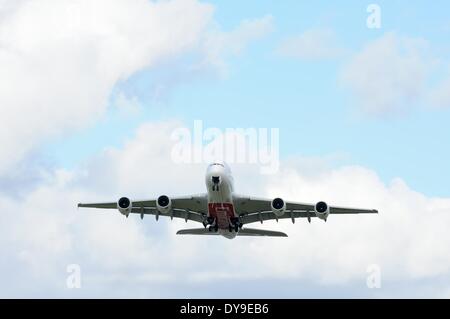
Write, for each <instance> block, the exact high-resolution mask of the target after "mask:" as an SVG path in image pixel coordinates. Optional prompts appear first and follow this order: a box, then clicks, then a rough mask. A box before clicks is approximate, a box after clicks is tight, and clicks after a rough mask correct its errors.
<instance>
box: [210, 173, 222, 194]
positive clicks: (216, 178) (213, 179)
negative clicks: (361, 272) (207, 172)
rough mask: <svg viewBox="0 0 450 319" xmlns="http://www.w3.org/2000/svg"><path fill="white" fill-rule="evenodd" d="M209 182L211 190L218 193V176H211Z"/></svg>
mask: <svg viewBox="0 0 450 319" xmlns="http://www.w3.org/2000/svg"><path fill="white" fill-rule="evenodd" d="M211 181H212V183H213V186H212V190H213V191H219V184H220V176H213V177H211Z"/></svg>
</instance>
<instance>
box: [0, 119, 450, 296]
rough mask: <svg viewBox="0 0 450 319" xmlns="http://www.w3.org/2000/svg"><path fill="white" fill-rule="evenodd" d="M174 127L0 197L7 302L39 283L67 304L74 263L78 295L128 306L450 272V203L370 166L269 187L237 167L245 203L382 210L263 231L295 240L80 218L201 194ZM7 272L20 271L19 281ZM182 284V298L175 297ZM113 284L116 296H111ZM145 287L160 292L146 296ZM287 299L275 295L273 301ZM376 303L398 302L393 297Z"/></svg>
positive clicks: (296, 174)
mask: <svg viewBox="0 0 450 319" xmlns="http://www.w3.org/2000/svg"><path fill="white" fill-rule="evenodd" d="M178 126H179V123H176V122H168V123H156V124H152V123H148V124H145V125H143V126H142V127H140V128H139V129H138V130H137V133H136V136H135V137H134V138H133V139H132V140H130V141H129V142H128V143H126V145H125V146H124V147H123V148H121V149H111V150H108V151H106V152H105V153H104V154H102V155H101V156H99V157H97V158H95V159H93V160H92V161H91V162H90V163H88V164H87V166H85V167H84V168H79V169H77V170H75V171H72V172H67V171H55V172H53V174H52V175H51V177H49V178H48V179H47V181H45V182H43V183H42V184H41V185H39V186H38V187H36V188H35V189H34V190H33V191H32V192H30V193H29V194H28V195H26V196H23V197H22V198H19V199H17V198H13V197H11V196H8V195H2V197H1V198H0V210H1V211H2V212H3V213H2V216H1V222H0V225H1V229H0V230H1V231H0V234H1V235H0V236H1V241H0V242H1V243H2V244H1V245H2V251H3V252H4V253H3V255H4V258H3V259H2V260H3V261H2V262H1V263H0V268H1V270H2V271H1V272H0V276H1V277H0V278H1V280H2V282H10V285H5V286H3V289H8V290H3V291H2V292H1V294H2V295H6V296H7V295H8V293H9V294H10V295H11V294H13V295H19V296H29V295H33V289H31V288H30V286H29V285H27V284H26V283H27V282H29V281H30V280H33V283H34V286H35V287H41V288H42V289H41V290H40V291H45V292H44V293H43V295H41V296H42V297H45V296H46V295H47V294H48V295H57V296H58V295H67V294H69V295H70V293H71V292H67V291H66V290H64V284H65V275H66V273H65V267H66V266H67V264H71V263H77V264H80V266H81V268H82V272H83V277H82V280H83V288H82V290H80V292H79V294H80V296H91V295H92V294H93V293H94V292H95V295H97V296H99V295H102V296H128V297H131V296H136V294H138V291H140V293H142V294H143V295H144V296H174V295H178V294H186V295H185V296H186V297H189V296H190V295H195V293H194V292H193V288H192V287H195V286H196V285H203V288H204V290H203V291H207V293H208V295H209V296H214V295H215V294H218V293H219V292H218V291H217V289H218V287H220V284H218V283H219V282H221V280H223V281H224V282H229V281H230V280H233V279H235V280H238V282H239V283H241V284H245V282H246V280H248V281H249V282H250V281H252V280H256V281H258V280H260V279H261V278H264V280H267V279H270V280H288V281H291V282H292V281H297V282H299V284H301V283H302V282H309V283H311V282H312V284H313V285H315V286H316V287H333V286H335V285H338V286H340V287H341V288H342V289H346V290H349V291H351V290H352V289H356V288H355V287H358V285H360V286H362V287H365V282H366V276H367V273H366V269H367V266H368V265H371V264H378V265H380V267H381V271H382V280H383V285H384V287H389V283H390V282H395V283H396V284H398V283H401V284H402V285H405V286H406V285H408V287H410V286H411V285H413V283H414V282H415V281H416V280H417V281H421V280H424V279H427V280H433V279H434V278H440V277H442V276H448V274H449V273H450V255H449V254H448V253H447V247H448V246H449V245H450V236H449V234H448V231H447V228H448V227H447V226H448V225H449V224H450V199H445V198H444V199H439V198H428V197H426V196H424V195H423V194H420V193H418V192H415V191H413V190H411V189H410V188H409V187H408V186H407V185H406V184H405V183H404V182H403V181H401V180H400V179H395V180H393V181H392V182H391V183H390V184H388V185H386V184H384V183H383V182H382V181H380V179H379V178H378V176H377V174H376V173H375V172H373V171H371V170H369V169H366V168H362V167H342V168H338V169H327V168H322V169H321V170H320V171H319V172H317V173H316V174H314V173H311V172H308V173H306V174H304V173H303V172H302V169H301V164H297V165H296V164H295V163H294V164H293V165H290V164H284V165H282V170H281V171H280V172H279V174H277V175H274V176H271V177H267V176H258V175H257V168H253V172H252V169H250V171H248V167H247V166H242V167H241V166H239V165H236V166H234V167H232V168H234V175H235V182H236V187H237V189H238V191H239V192H248V193H250V194H254V195H259V196H269V197H274V196H279V195H281V196H283V197H284V198H285V199H287V200H289V199H290V200H298V201H306V202H308V201H312V202H314V201H317V200H326V201H328V202H329V203H332V204H335V205H344V206H356V207H358V206H360V207H368V208H378V209H379V210H380V214H379V215H357V216H335V215H333V216H331V217H330V218H329V220H328V222H327V223H324V222H322V221H319V220H313V222H312V224H311V225H309V224H307V222H306V221H305V220H298V221H297V223H296V224H295V225H291V224H290V222H289V221H282V222H280V223H278V224H277V223H276V222H272V223H266V224H264V225H263V227H264V228H269V229H278V230H282V231H286V232H287V233H288V234H289V236H290V237H289V238H287V239H261V238H237V239H235V240H233V241H229V240H225V239H223V238H205V237H199V238H196V237H179V236H176V235H175V231H176V230H177V229H180V228H183V227H191V226H197V225H191V224H188V225H186V224H185V223H184V221H173V222H170V220H168V219H162V218H161V219H162V220H160V222H159V223H156V222H155V220H154V218H153V217H147V218H145V219H144V220H143V221H141V220H140V219H139V217H138V216H132V217H130V218H128V219H125V217H123V216H121V215H120V214H119V213H118V212H116V211H106V212H105V211H100V210H87V209H84V210H82V209H80V210H78V211H77V210H76V208H75V205H76V203H77V202H78V201H96V200H101V201H103V200H115V199H116V198H118V197H119V196H121V195H127V196H130V197H132V198H148V197H156V196H158V195H160V194H162V193H166V194H169V195H179V194H184V193H198V192H201V191H203V189H204V184H203V183H204V181H203V174H204V166H203V165H186V164H183V165H176V164H173V163H171V161H170V153H171V145H172V143H173V141H171V140H170V135H171V134H170V133H171V132H172V131H173V130H174V129H175V128H176V127H178ZM149 136H152V138H151V139H149ZM307 165H308V167H310V163H308V164H307ZM251 173H254V174H253V177H251V178H250V176H252V174H251ZM256 180H257V181H258V182H257V185H255V181H256ZM254 226H255V227H260V226H258V225H254ZM212 247H213V248H212ZM199 256H201V258H200V257H199ZM219 266H220V267H219ZM9 267H14V268H15V269H17V271H16V272H14V273H11V272H9V271H7V269H8V268H9ZM218 267H219V268H218ZM5 276H7V278H6V277H5ZM174 282H177V284H178V285H183V286H184V287H186V288H185V289H186V291H183V292H181V290H177V289H176V288H172V289H168V288H167V287H171V285H172V284H173V283H174ZM111 285H113V286H114V287H115V289H112V290H111V289H109V288H108V287H110V286H111ZM142 285H145V286H146V287H152V289H150V290H148V291H145V292H142V291H141V288H142ZM5 287H6V288H5ZM189 287H191V288H189ZM179 289H181V288H179ZM280 289H282V287H280V286H279V285H278V286H274V287H270V291H272V293H273V294H275V293H276V292H277V291H280ZM299 289H301V288H299ZM385 289H386V288H385ZM427 291H428V293H430V290H427ZM431 291H433V290H432V289H431ZM73 293H75V292H73ZM140 293H139V294H140ZM235 293H236V292H235ZM377 293H379V294H381V295H390V294H393V292H392V291H390V290H389V289H387V290H381V291H379V292H377ZM433 293H434V294H436V295H439V294H443V293H445V292H444V291H433ZM268 294H269V295H270V293H268ZM400 294H406V295H407V294H408V292H407V291H406V292H405V291H402V292H400ZM139 296H141V295H139ZM234 296H236V295H234ZM274 296H275V295H273V296H272V297H274ZM397 296H398V295H397ZM275 297H276V296H275Z"/></svg>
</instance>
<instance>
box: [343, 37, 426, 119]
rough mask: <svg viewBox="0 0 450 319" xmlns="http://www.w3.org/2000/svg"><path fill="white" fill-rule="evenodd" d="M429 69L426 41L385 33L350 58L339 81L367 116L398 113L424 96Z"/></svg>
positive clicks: (407, 108)
mask: <svg viewBox="0 0 450 319" xmlns="http://www.w3.org/2000/svg"><path fill="white" fill-rule="evenodd" d="M432 66H433V61H432V60H431V59H430V57H429V54H428V43H427V42H426V40H424V39H417V38H407V37H400V36H398V35H396V34H395V33H386V34H385V35H383V36H382V37H381V38H379V39H377V40H375V41H372V42H370V43H369V44H367V45H366V46H365V47H364V48H363V49H362V51H361V52H359V53H357V54H355V55H354V56H353V57H352V58H351V60H350V62H349V63H348V64H347V65H345V66H344V67H343V69H342V72H341V78H340V80H341V83H342V84H343V86H344V87H346V88H348V89H349V91H350V92H351V93H352V95H353V96H354V97H355V103H356V104H357V105H358V107H360V108H361V109H363V110H364V111H366V112H368V113H369V114H373V115H384V114H391V113H394V114H395V113H396V114H399V113H403V112H404V111H406V110H409V109H411V108H412V107H414V106H417V105H418V104H419V103H418V102H419V101H420V100H421V99H422V98H423V97H424V91H425V90H426V88H427V87H426V84H427V83H426V81H427V76H428V75H429V72H430V70H431V68H432Z"/></svg>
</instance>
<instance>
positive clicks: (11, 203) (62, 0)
mask: <svg viewBox="0 0 450 319" xmlns="http://www.w3.org/2000/svg"><path fill="white" fill-rule="evenodd" d="M448 9H450V7H449V4H448V2H446V1H436V2H435V5H433V6H430V5H429V4H427V2H426V1H400V0H397V1H392V0H391V1H377V2H370V1H356V0H355V1H346V2H345V4H338V3H330V2H329V1H315V2H314V3H313V2H306V1H284V2H283V4H280V3H277V2H274V1H256V0H255V1H253V0H250V1H245V2H244V3H243V2H242V1H240V2H238V1H197V0H171V1H148V0H132V1H130V0H127V1H125V0H109V1H106V0H98V1H97V0H96V1H87V0H86V1H84V0H58V1H56V0H34V1H27V0H21V1H10V0H0V108H1V111H2V115H3V116H2V118H3V121H2V125H1V126H0V146H1V149H2V150H3V152H2V153H1V154H0V210H1V211H2V214H1V215H0V216H1V217H0V218H1V221H0V250H1V252H2V256H3V257H2V259H1V260H0V283H1V284H0V296H1V297H25V298H28V297H38V298H51V297H60V298H80V297H88V298H98V297H120V298H145V297H150V298H160V297H161V298H167V297H179V298H194V297H212V298H214V297H221V298H229V297H267V298H278V297H286V298H299V297H302V298H309V297H318V298H330V297H331V298H332V297H345V298H352V297H369V298H381V297H387V298H401V297H407V298H416V297H425V298H429V297H437V298H449V297H450V280H449V279H448V278H450V276H449V275H450V254H448V252H447V250H448V249H447V247H448V246H449V245H450V235H449V234H448V231H447V230H448V227H450V192H449V190H450V188H449V187H448V180H449V179H450V169H448V158H449V156H450V148H448V147H447V145H448V138H449V137H450V129H449V128H448V121H449V120H450V60H449V58H448V57H449V56H450V55H449V53H450V46H449V43H448V41H447V39H448V38H449V37H450V19H449V17H448V14H447V12H448ZM199 121H201V123H202V126H203V128H204V129H207V128H216V129H217V130H218V131H219V132H222V133H223V134H222V135H220V136H217V137H215V138H212V139H210V140H203V141H202V145H196V146H195V147H200V148H202V147H206V146H207V145H208V144H209V143H210V144H209V145H214V143H219V142H220V141H221V140H222V139H223V138H225V137H226V136H227V133H226V130H227V129H238V128H255V129H278V130H279V148H278V149H277V150H278V152H277V155H278V160H279V169H278V170H277V171H276V172H272V173H271V174H263V173H262V171H261V166H263V163H261V162H257V163H233V162H231V163H229V164H230V166H231V169H232V171H233V173H234V180H235V188H236V190H237V191H238V192H241V193H246V194H251V195H255V196H260V197H267V198H274V197H275V196H281V197H283V198H285V199H286V200H294V201H300V202H315V201H319V200H326V201H327V202H329V203H330V204H336V205H345V206H350V207H352V206H355V207H368V208H377V209H378V210H379V211H380V214H379V215H378V216H342V217H341V216H330V219H329V220H328V222H327V223H323V222H321V221H318V220H314V221H313V222H312V223H311V224H308V223H307V222H305V221H302V220H299V221H297V222H296V224H294V225H292V224H290V223H289V222H287V221H280V223H278V224H277V223H276V222H273V223H265V224H264V225H262V226H258V227H262V228H264V229H274V230H275V229H276V230H281V231H285V232H286V233H288V235H289V237H288V238H286V239H259V238H255V239H252V238H250V239H242V238H238V239H235V240H232V241H228V240H226V239H224V238H207V239H205V238H195V237H188V238H181V237H179V236H176V235H175V232H176V230H178V229H180V228H183V227H186V225H185V223H184V221H173V222H171V221H170V220H166V219H164V220H160V221H159V222H156V221H155V220H154V218H145V219H144V220H142V221H141V220H140V219H139V218H138V217H137V216H130V218H128V219H125V218H124V217H123V216H121V215H120V214H119V213H118V212H111V211H109V212H101V211H86V210H81V209H80V210H77V208H76V203H78V202H87V201H116V200H117V199H118V198H119V197H120V196H129V197H130V198H156V197H157V196H159V195H161V194H167V195H169V196H178V195H183V194H191V193H201V192H204V191H205V187H204V173H205V169H206V165H207V164H208V163H207V161H206V160H202V161H200V162H195V161H191V162H187V163H181V164H180V163H178V162H177V161H175V160H174V158H173V147H174V140H173V133H174V132H175V131H176V130H177V129H179V128H182V127H184V128H187V129H188V131H191V132H194V127H195V125H196V124H195V123H199ZM188 226H195V225H190V224H188ZM236 246H238V248H236ZM71 265H76V266H75V269H77V271H78V270H79V273H80V274H81V275H80V279H81V286H80V287H75V288H73V287H69V285H68V284H67V282H68V278H71V277H70V276H71V274H72V273H71V270H70V269H73V267H72V266H71ZM71 267H72V268H71ZM373 269H375V270H376V275H377V276H379V278H380V285H377V287H369V286H370V285H369V284H368V280H369V281H370V278H372V279H373V276H374V273H373ZM371 276H372V277H371ZM377 278H378V277H377ZM236 285H240V286H242V289H236Z"/></svg>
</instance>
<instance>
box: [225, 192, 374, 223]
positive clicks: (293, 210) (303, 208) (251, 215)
mask: <svg viewBox="0 0 450 319" xmlns="http://www.w3.org/2000/svg"><path fill="white" fill-rule="evenodd" d="M271 202H272V200H269V199H263V198H254V197H246V196H235V198H234V205H235V209H236V212H237V213H238V215H239V216H240V218H241V222H242V223H243V224H250V223H254V222H261V223H262V222H263V221H266V220H278V219H286V218H290V219H292V221H295V219H296V218H308V219H310V218H313V217H316V214H315V211H314V206H315V205H314V204H307V203H298V202H289V201H286V212H285V214H284V215H282V216H279V217H277V216H276V215H275V214H274V213H273V212H272V209H271ZM377 213H378V211H377V210H374V209H359V208H346V207H337V206H330V214H377Z"/></svg>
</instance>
